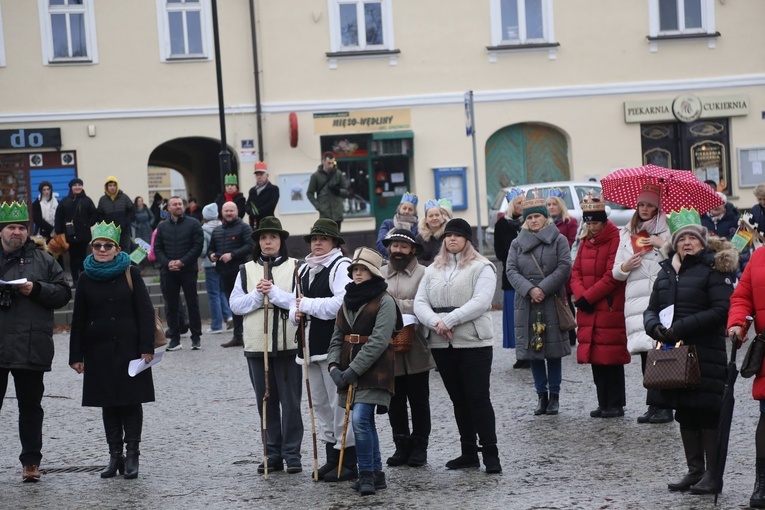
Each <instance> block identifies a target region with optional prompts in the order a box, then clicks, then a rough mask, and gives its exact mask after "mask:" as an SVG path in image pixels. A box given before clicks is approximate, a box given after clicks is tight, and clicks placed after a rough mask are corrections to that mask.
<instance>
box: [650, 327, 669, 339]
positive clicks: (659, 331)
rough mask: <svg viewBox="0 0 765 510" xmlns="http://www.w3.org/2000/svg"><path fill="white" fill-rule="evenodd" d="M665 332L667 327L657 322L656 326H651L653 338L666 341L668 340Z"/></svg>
mask: <svg viewBox="0 0 765 510" xmlns="http://www.w3.org/2000/svg"><path fill="white" fill-rule="evenodd" d="M666 333H667V328H665V327H664V326H662V325H661V324H659V325H658V326H656V327H655V328H653V335H651V336H653V338H654V339H656V340H658V341H659V342H661V343H667V341H668V340H667V336H666Z"/></svg>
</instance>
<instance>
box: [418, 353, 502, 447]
mask: <svg viewBox="0 0 765 510" xmlns="http://www.w3.org/2000/svg"><path fill="white" fill-rule="evenodd" d="M431 353H432V354H433V359H434V360H435V361H436V366H437V367H438V373H439V374H440V375H441V380H443V382H444V387H445V388H446V391H447V393H449V398H450V399H451V401H452V405H453V406H454V418H455V420H456V421H457V429H459V433H460V441H461V442H462V443H468V444H473V445H474V444H475V437H476V434H478V439H479V441H480V443H481V444H482V445H493V444H497V432H496V428H495V420H494V408H493V407H492V405H491V398H490V395H489V379H490V376H491V361H492V357H493V351H492V348H491V347H476V348H472V349H455V348H453V347H449V348H446V349H432V351H431Z"/></svg>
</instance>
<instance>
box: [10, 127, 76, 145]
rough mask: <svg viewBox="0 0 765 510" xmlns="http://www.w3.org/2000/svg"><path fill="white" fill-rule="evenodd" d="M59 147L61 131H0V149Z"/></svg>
mask: <svg viewBox="0 0 765 510" xmlns="http://www.w3.org/2000/svg"><path fill="white" fill-rule="evenodd" d="M41 147H53V148H56V149H58V148H59V147H61V129H60V128H50V129H26V128H25V129H0V149H39V148H41Z"/></svg>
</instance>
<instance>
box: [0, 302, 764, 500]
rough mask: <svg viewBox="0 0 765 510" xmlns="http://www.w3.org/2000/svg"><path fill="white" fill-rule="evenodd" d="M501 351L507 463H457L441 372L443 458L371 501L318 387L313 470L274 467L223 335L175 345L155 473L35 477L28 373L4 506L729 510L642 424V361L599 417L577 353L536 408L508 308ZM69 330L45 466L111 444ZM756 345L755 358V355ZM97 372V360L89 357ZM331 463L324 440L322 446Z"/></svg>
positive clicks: (93, 463) (162, 391) (235, 353)
mask: <svg viewBox="0 0 765 510" xmlns="http://www.w3.org/2000/svg"><path fill="white" fill-rule="evenodd" d="M492 317H493V320H494V327H495V331H496V335H495V341H494V344H495V350H494V363H493V368H492V378H491V389H492V392H491V395H492V403H493V405H494V410H495V412H496V415H497V434H498V437H499V451H500V457H501V461H502V468H503V473H502V474H501V475H486V474H485V473H484V472H483V467H482V468H481V469H480V470H478V469H469V470H461V471H448V470H447V469H446V468H445V467H444V464H445V463H446V461H447V460H449V459H450V458H453V457H455V456H457V455H458V454H459V440H458V435H457V430H456V425H455V423H454V417H453V414H452V406H451V402H450V401H449V398H448V396H447V394H446V391H445V390H444V388H443V384H442V382H441V379H440V377H439V375H438V373H437V372H435V371H434V372H432V373H431V378H430V387H431V411H432V417H433V418H432V421H433V431H432V434H431V437H430V447H429V450H428V464H427V465H426V466H424V467H421V468H409V467H397V468H389V467H387V466H385V471H386V473H387V476H388V488H387V489H385V490H381V491H378V493H377V495H376V496H367V497H365V498H362V497H361V496H359V495H358V493H356V492H354V491H353V490H351V489H350V482H344V483H339V484H328V483H324V482H319V483H314V482H313V481H312V480H311V469H312V462H313V459H312V457H313V453H312V447H311V428H310V421H309V418H308V408H307V403H306V398H305V391H304V392H303V393H304V395H303V401H304V402H303V404H304V405H303V410H304V413H303V414H304V426H305V435H304V439H303V446H302V454H303V472H302V473H299V474H292V475H289V474H286V473H285V472H278V473H271V474H270V475H269V479H268V480H264V479H263V476H262V475H258V474H257V471H256V468H257V465H258V463H260V462H261V460H262V455H263V448H262V442H261V438H260V428H259V424H258V422H259V418H258V414H257V407H256V402H255V393H254V391H253V389H252V387H251V385H250V381H249V377H248V373H247V366H246V361H245V359H244V355H243V352H242V349H241V348H229V349H224V348H222V347H220V346H219V344H220V343H221V342H222V341H226V340H228V335H227V334H224V335H205V336H203V338H202V347H203V348H202V350H200V351H192V350H191V349H190V347H191V341H190V339H189V337H188V336H185V337H183V338H182V343H183V350H181V351H176V352H168V353H166V354H165V357H164V359H163V361H162V362H161V363H160V364H159V365H157V366H156V368H155V369H154V384H155V388H156V395H157V401H156V402H154V403H151V404H145V405H144V428H143V442H142V443H141V457H140V475H139V477H138V479H137V480H124V479H122V478H121V477H120V476H118V477H116V478H112V479H108V480H103V479H101V478H100V477H99V475H98V472H90V473H60V472H51V473H48V474H43V476H42V480H41V481H40V482H39V483H37V484H23V483H21V466H20V465H19V462H18V455H19V453H20V449H21V448H20V445H19V441H18V427H17V423H18V412H17V408H16V398H15V391H14V389H13V383H12V382H11V381H10V380H9V384H8V392H7V394H6V396H5V399H4V401H3V408H2V412H0V508H3V509H4V508H9V509H11V508H13V509H48V508H51V509H53V508H55V509H80V508H130V509H133V508H136V509H144V508H145V509H152V508H162V509H176V508H177V509H197V508H207V509H216V510H217V509H229V508H231V509H236V508H262V509H271V508H300V509H309V508H311V509H313V508H326V509H337V510H339V509H346V508H354V509H358V508H394V509H395V508H402V509H403V508H415V507H418V508H440V509H450V508H460V509H472V508H476V509H478V508H480V509H495V508H497V509H500V508H502V509H505V508H511V509H516V508H517V509H648V508H651V509H653V508H662V509H691V508H699V509H703V508H710V509H711V508H715V507H714V505H713V503H712V501H713V497H712V496H693V495H690V494H687V493H672V492H669V491H668V490H667V487H666V484H667V482H668V481H670V480H673V479H674V478H675V477H678V476H681V475H682V474H684V473H685V471H686V466H685V461H684V457H683V451H682V444H681V442H680V434H679V430H678V425H677V424H676V423H671V424H663V425H649V424H645V425H639V424H637V423H636V421H635V419H636V418H637V417H638V416H640V415H641V414H643V412H645V409H646V406H645V390H644V389H643V387H642V378H641V374H640V359H639V357H634V358H633V360H632V363H631V364H630V365H628V366H627V367H626V378H627V408H626V416H625V417H623V418H613V419H601V418H590V417H589V411H590V410H592V409H594V408H595V407H597V403H596V398H595V386H594V384H593V382H592V373H591V370H590V367H589V366H587V365H578V364H577V363H576V355H575V354H572V355H571V356H568V357H567V358H565V359H564V362H563V385H562V389H561V411H560V414H559V415H557V416H536V417H535V416H533V410H534V407H535V405H536V394H535V392H534V386H533V383H532V378H531V374H530V372H529V370H514V369H513V368H512V364H513V363H514V362H515V351H513V350H506V349H502V347H501V345H502V335H501V329H500V328H501V320H502V315H501V312H492ZM68 342H69V337H68V334H57V335H56V336H55V344H56V357H55V360H54V364H53V371H52V372H50V373H48V374H46V376H45V394H44V395H45V396H44V398H43V408H44V410H45V423H44V429H43V436H44V438H43V441H44V445H43V461H42V466H41V469H42V470H45V469H46V468H49V469H60V468H71V467H100V466H104V465H105V464H106V461H107V459H108V450H107V446H106V442H105V439H104V432H103V426H102V423H101V410H100V409H99V408H86V407H81V405H80V401H81V396H82V379H81V377H80V376H78V375H77V374H76V373H75V372H74V371H73V370H71V369H70V368H69V366H68V365H67V360H68ZM742 357H743V353H742V354H740V355H739V359H741V358H742ZM86 369H87V367H86ZM752 381H753V379H742V378H739V379H738V380H737V383H736V391H735V395H736V409H735V414H734V422H733V430H732V432H731V445H730V452H729V456H728V461H727V468H726V475H725V487H724V489H723V492H722V494H721V495H720V499H719V503H718V506H717V507H716V508H718V509H732V508H745V507H746V505H747V503H748V501H749V496H750V494H751V491H752V487H753V484H754V462H755V455H754V430H755V427H756V424H757V420H758V417H759V408H758V405H757V402H755V401H753V400H752V398H751V387H752ZM376 421H377V428H378V430H379V434H380V443H381V444H380V446H381V450H382V456H383V463H384V462H385V459H386V458H387V457H388V456H389V455H391V454H392V452H393V443H392V439H391V433H390V426H389V423H388V418H387V415H378V416H376ZM319 449H320V454H319V461H320V463H321V462H322V460H323V448H322V446H321V443H320V446H319Z"/></svg>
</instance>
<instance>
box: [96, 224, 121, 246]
mask: <svg viewBox="0 0 765 510" xmlns="http://www.w3.org/2000/svg"><path fill="white" fill-rule="evenodd" d="M121 235H122V227H118V226H116V225H115V224H114V222H113V221H112V222H111V223H106V222H104V221H102V222H101V223H96V224H95V225H94V226H93V239H109V240H110V241H114V242H115V244H120V236H121Z"/></svg>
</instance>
